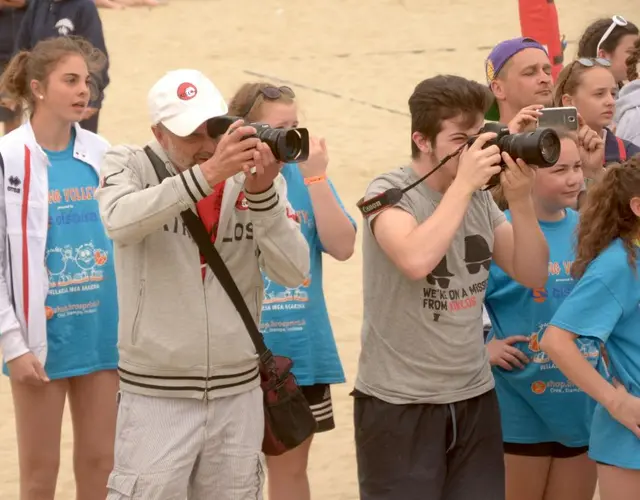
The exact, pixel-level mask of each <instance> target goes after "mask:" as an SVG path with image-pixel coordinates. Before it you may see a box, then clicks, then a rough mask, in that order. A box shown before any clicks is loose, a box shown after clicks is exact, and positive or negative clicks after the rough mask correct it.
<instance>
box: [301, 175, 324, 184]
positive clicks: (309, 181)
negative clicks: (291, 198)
mask: <svg viewBox="0 0 640 500" xmlns="http://www.w3.org/2000/svg"><path fill="white" fill-rule="evenodd" d="M326 180H327V174H322V175H316V176H315V177H305V178H304V185H305V186H310V185H311V184H317V183H318V182H324V181H326Z"/></svg>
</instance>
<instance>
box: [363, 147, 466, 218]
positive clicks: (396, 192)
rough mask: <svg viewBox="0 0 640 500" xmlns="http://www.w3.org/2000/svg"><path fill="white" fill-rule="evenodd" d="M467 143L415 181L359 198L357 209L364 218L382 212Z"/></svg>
mask: <svg viewBox="0 0 640 500" xmlns="http://www.w3.org/2000/svg"><path fill="white" fill-rule="evenodd" d="M470 140H471V139H470ZM468 144H469V141H467V142H465V143H464V144H463V145H462V146H460V147H459V148H458V149H456V150H455V151H454V152H453V153H451V154H450V155H447V156H445V157H444V158H443V159H442V160H440V162H439V163H438V164H437V165H436V166H435V167H433V168H432V169H431V170H429V171H428V172H427V173H426V174H424V175H423V176H422V177H420V178H419V179H418V180H417V181H415V182H412V183H411V184H409V185H408V186H405V187H403V188H391V189H387V190H385V191H383V192H382V193H380V194H378V195H376V196H373V197H372V198H369V199H366V200H365V199H364V198H360V200H359V201H358V203H356V206H357V207H358V209H359V210H360V212H361V213H362V216H363V217H365V218H366V217H370V216H371V215H373V214H377V213H378V212H382V211H383V210H386V209H387V208H391V207H392V206H394V205H396V204H397V203H398V202H399V201H400V200H401V199H402V197H403V196H404V194H405V193H406V192H407V191H410V190H411V189H413V188H415V187H416V186H418V185H419V184H420V183H421V182H423V181H424V180H425V179H426V178H427V177H429V176H430V175H431V174H433V173H435V172H436V170H438V169H439V168H441V167H442V166H443V165H444V164H445V163H447V162H448V161H449V160H450V159H452V158H455V157H456V156H458V155H459V154H460V153H461V152H462V150H463V149H464V148H465V146H467V145H468Z"/></svg>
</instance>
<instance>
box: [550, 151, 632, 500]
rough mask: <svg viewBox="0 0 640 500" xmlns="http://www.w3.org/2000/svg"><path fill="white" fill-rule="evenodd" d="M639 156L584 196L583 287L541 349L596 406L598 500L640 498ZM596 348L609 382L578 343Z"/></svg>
mask: <svg viewBox="0 0 640 500" xmlns="http://www.w3.org/2000/svg"><path fill="white" fill-rule="evenodd" d="M639 247H640V155H637V156H635V157H634V158H632V159H630V160H628V161H627V162H625V163H623V164H622V165H614V166H611V167H609V168H608V169H607V172H606V173H605V174H604V176H603V178H602V179H601V180H600V181H599V182H598V183H596V184H595V185H594V186H593V188H592V189H591V190H590V191H589V194H588V195H587V203H586V206H585V210H584V213H583V215H582V218H581V221H580V224H579V226H578V245H577V250H576V258H575V262H574V264H573V268H572V275H573V277H574V278H575V279H577V280H579V281H578V282H577V284H576V286H575V288H574V289H573V291H572V292H571V295H569V297H568V298H567V299H566V300H565V301H564V303H563V304H562V306H561V307H560V308H559V309H558V311H557V312H556V314H555V315H554V317H553V319H552V320H551V322H550V326H549V327H548V328H547V331H546V333H545V334H544V337H543V338H542V340H541V347H542V348H543V349H544V350H545V351H546V352H547V353H548V354H549V356H550V358H551V359H552V360H553V361H554V362H555V363H556V364H557V366H558V367H559V368H560V369H561V370H562V372H563V373H564V374H566V376H567V377H568V378H569V379H570V380H571V381H572V382H573V383H575V384H576V385H577V386H578V387H579V388H580V389H582V390H583V391H585V392H586V393H587V394H589V395H590V396H592V397H593V398H594V399H595V400H596V401H597V402H598V403H599V404H598V406H597V407H596V409H595V414H594V417H593V423H592V426H591V439H590V442H589V456H590V457H591V458H592V459H593V460H595V461H597V463H598V481H599V487H600V498H601V500H637V499H638V498H640V249H639ZM576 340H577V341H578V342H581V341H582V342H590V341H595V342H598V343H599V344H601V345H603V346H604V348H605V352H606V354H607V355H606V356H605V359H604V360H603V361H606V365H607V366H606V368H607V370H604V376H603V375H602V374H601V373H599V372H598V371H596V370H595V369H594V367H593V365H592V364H590V363H587V362H585V359H584V357H583V356H581V353H580V352H579V350H578V349H576V343H575V341H576Z"/></svg>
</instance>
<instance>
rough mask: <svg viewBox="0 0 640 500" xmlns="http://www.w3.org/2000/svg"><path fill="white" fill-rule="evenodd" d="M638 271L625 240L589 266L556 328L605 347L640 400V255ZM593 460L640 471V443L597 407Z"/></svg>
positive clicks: (591, 448)
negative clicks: (628, 252) (632, 267)
mask: <svg viewBox="0 0 640 500" xmlns="http://www.w3.org/2000/svg"><path fill="white" fill-rule="evenodd" d="M636 259H637V260H636V272H635V273H634V272H633V271H632V270H631V269H629V263H628V260H627V252H626V250H625V248H624V245H623V243H622V241H621V240H616V241H614V242H613V243H612V244H611V245H610V246H609V247H608V248H607V249H606V250H604V251H603V252H602V253H601V254H600V255H598V257H596V258H595V259H594V260H593V262H591V264H590V265H589V266H588V267H587V270H586V272H585V274H584V276H582V278H581V279H580V281H579V282H578V284H577V285H576V287H575V288H574V289H573V292H572V293H571V295H570V296H569V297H568V298H567V300H565V302H564V303H563V304H562V307H560V309H558V312H557V313H556V314H555V316H554V317H553V319H552V320H551V322H550V324H552V325H554V326H556V327H558V328H562V329H563V330H567V331H569V332H572V333H575V334H576V335H579V336H580V337H585V338H593V339H597V340H599V341H601V342H604V345H605V349H606V352H607V354H608V356H609V362H610V366H609V371H610V373H611V376H613V377H615V378H616V379H617V380H619V381H620V383H622V384H624V386H625V387H626V389H627V391H628V392H629V393H630V394H631V395H633V396H635V397H640V279H639V278H638V276H639V275H640V251H638V250H637V249H636ZM589 456H590V457H591V458H592V459H593V460H597V461H599V462H603V463H606V464H610V465H615V466H618V467H622V468H626V469H636V470H637V469H640V439H638V438H637V437H636V436H635V435H634V434H633V433H632V432H631V431H630V430H628V429H627V428H626V427H624V426H623V425H622V424H620V423H618V421H616V420H615V419H614V418H613V417H611V415H609V412H607V410H606V409H605V408H604V407H602V406H601V405H597V407H596V410H595V414H594V416H593V423H592V426H591V440H590V442H589Z"/></svg>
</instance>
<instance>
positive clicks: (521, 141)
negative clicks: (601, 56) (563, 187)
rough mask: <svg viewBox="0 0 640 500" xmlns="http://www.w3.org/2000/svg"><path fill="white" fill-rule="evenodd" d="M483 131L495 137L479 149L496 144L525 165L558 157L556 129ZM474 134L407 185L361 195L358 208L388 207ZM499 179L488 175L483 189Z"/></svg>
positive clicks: (547, 163)
mask: <svg viewBox="0 0 640 500" xmlns="http://www.w3.org/2000/svg"><path fill="white" fill-rule="evenodd" d="M485 132H494V133H495V134H497V137H496V138H495V139H492V140H490V141H488V142H487V143H486V144H485V145H484V146H483V149H485V148H488V147H490V146H494V145H496V146H498V148H500V152H501V153H502V152H503V151H504V152H506V153H508V154H509V156H511V158H513V159H514V160H517V159H518V158H520V159H521V160H523V161H524V162H525V163H527V164H528V165H533V166H535V167H538V168H548V167H553V166H554V165H555V164H556V162H557V161H558V158H560V147H561V146H560V137H559V136H558V134H557V132H556V131H555V130H553V129H551V128H538V129H536V130H535V131H534V132H523V133H520V134H510V133H509V129H508V128H507V127H506V126H504V125H502V124H501V123H487V124H485V126H484V127H482V129H481V130H480V132H479V134H478V135H480V134H482V133H485ZM477 138H478V136H477V135H474V136H473V137H471V138H469V140H468V141H467V142H465V143H464V144H463V145H462V146H460V147H459V148H458V149H457V150H455V151H454V152H453V153H451V154H450V155H447V156H445V157H444V158H443V159H442V160H440V162H439V163H438V165H436V166H435V167H434V168H433V169H431V170H430V171H429V172H427V173H426V174H425V175H423V176H422V177H421V178H420V179H418V180H417V181H415V182H413V183H411V184H409V185H408V186H406V187H404V188H391V189H387V190H386V191H383V192H382V193H380V194H379V195H377V196H374V197H373V198H370V199H368V200H365V199H364V198H362V199H361V200H360V201H358V203H357V206H358V208H359V209H360V212H362V215H363V216H364V217H368V216H370V215H373V214H375V213H377V212H380V211H382V210H384V209H386V208H389V207H392V206H393V205H395V204H396V203H398V202H399V201H400V200H401V199H402V196H403V195H404V193H406V192H407V191H409V190H410V189H413V188H414V187H416V186H417V185H418V184H420V183H421V182H422V181H424V180H425V179H426V178H427V177H429V176H430V175H431V174H433V173H434V172H435V171H436V170H438V169H439V168H440V167H442V166H443V165H444V164H445V163H447V162H448V161H449V160H450V159H451V158H453V157H455V156H457V155H459V154H460V153H461V152H462V150H463V149H464V148H465V147H466V146H467V145H469V146H471V145H472V144H473V143H474V142H475V141H476V139H477ZM500 167H501V168H502V169H505V168H506V164H505V163H504V162H501V163H500ZM499 183H500V174H499V173H498V174H496V175H494V176H492V177H491V178H490V179H489V182H488V183H487V186H486V187H485V188H484V189H490V188H492V187H493V186H496V185H498V184H499Z"/></svg>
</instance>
